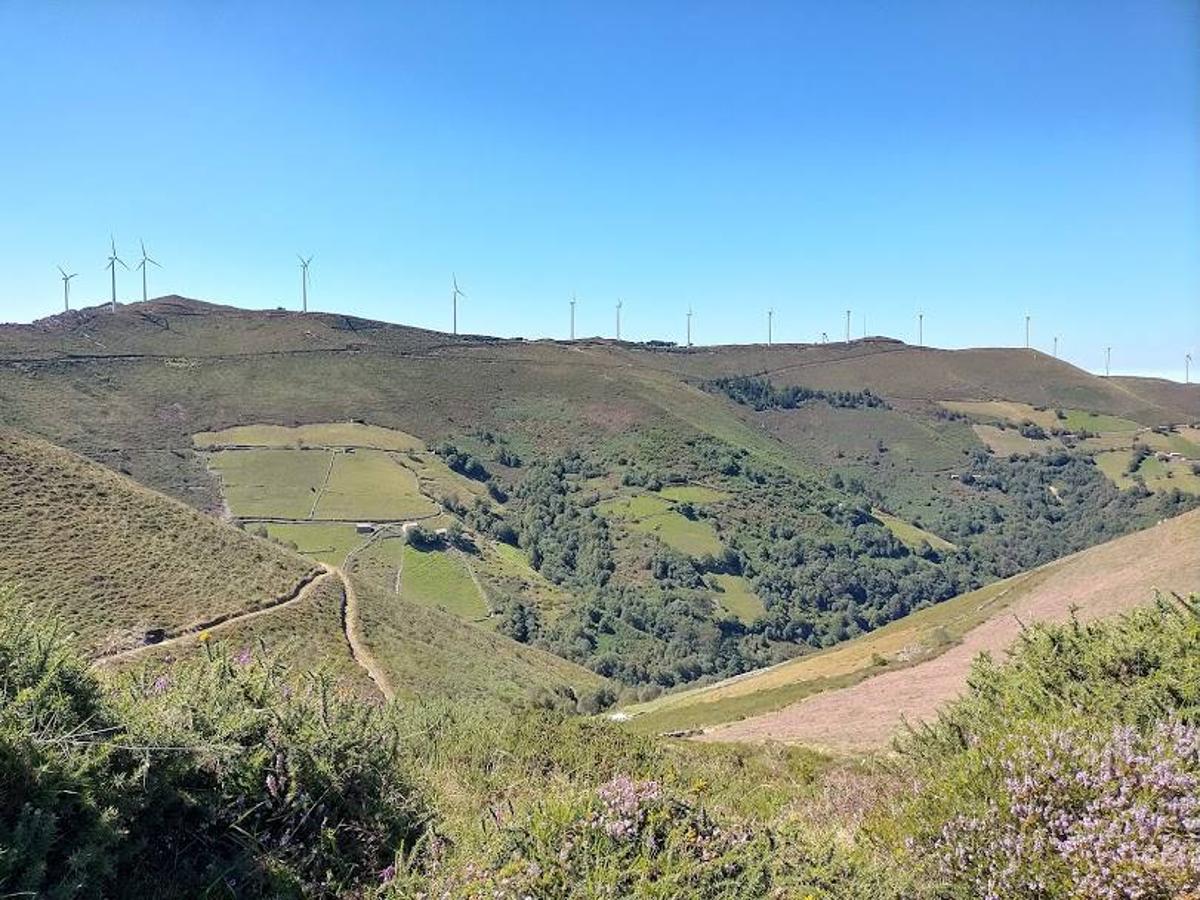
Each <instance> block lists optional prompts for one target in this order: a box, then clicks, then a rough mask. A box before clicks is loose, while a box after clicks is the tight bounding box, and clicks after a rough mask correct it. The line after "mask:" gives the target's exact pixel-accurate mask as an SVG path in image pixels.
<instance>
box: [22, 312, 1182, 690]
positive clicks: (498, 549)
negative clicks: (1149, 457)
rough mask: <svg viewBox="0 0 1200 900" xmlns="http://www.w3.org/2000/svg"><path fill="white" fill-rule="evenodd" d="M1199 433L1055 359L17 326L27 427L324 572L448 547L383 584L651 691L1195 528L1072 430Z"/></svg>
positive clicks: (323, 331)
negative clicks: (1149, 537)
mask: <svg viewBox="0 0 1200 900" xmlns="http://www.w3.org/2000/svg"><path fill="white" fill-rule="evenodd" d="M971 403H976V404H978V403H1001V404H1004V403H1006V404H1010V405H1011V406H1012V407H1013V408H1028V409H1031V410H1034V411H1035V412H1037V413H1038V414H1039V415H1042V414H1043V412H1044V411H1045V410H1058V409H1061V410H1063V411H1064V417H1065V418H1064V419H1063V420H1059V419H1057V417H1055V422H1060V421H1061V422H1063V429H1060V430H1063V431H1064V433H1063V434H1061V435H1056V436H1054V437H1053V439H1052V440H1051V439H1050V438H1048V437H1047V438H1045V439H1043V438H1039V437H1037V436H1036V435H1035V436H1033V437H1029V436H1026V435H1024V434H1022V435H1020V437H1021V440H1022V441H1023V442H1025V443H1022V444H1021V445H1020V446H1019V447H1017V448H1015V449H1018V450H1022V451H1024V450H1026V449H1028V450H1031V451H1032V450H1033V449H1036V450H1037V451H1038V452H1036V453H1034V452H1017V453H1011V452H1009V451H1007V450H1006V451H1005V452H1004V453H992V452H989V450H988V446H987V444H986V443H985V441H984V440H982V439H981V437H980V434H979V433H978V432H977V430H975V428H973V427H972V426H973V425H975V426H978V427H980V428H982V427H983V425H984V424H986V423H981V422H980V421H979V420H978V418H977V417H976V418H972V417H971V416H969V415H968V414H967V413H965V412H962V411H961V407H957V408H955V407H947V406H946V405H943V404H971ZM1072 417H1074V418H1072ZM1175 421H1183V418H1182V414H1180V413H1178V412H1177V411H1175V410H1173V409H1171V408H1168V407H1167V406H1163V405H1159V404H1158V402H1157V401H1155V402H1151V401H1149V400H1146V399H1144V398H1140V397H1138V396H1134V395H1132V394H1130V392H1129V391H1127V390H1125V389H1123V388H1121V387H1120V386H1118V385H1116V384H1114V383H1113V382H1111V381H1107V380H1105V379H1099V378H1096V377H1094V376H1091V375H1089V374H1088V373H1085V372H1082V371H1080V370H1078V369H1075V368H1073V367H1071V366H1068V365H1066V364H1064V363H1062V362H1060V361H1057V360H1053V359H1050V358H1048V357H1045V356H1044V355H1042V354H1037V353H1028V352H1024V351H1009V350H972V351H954V352H948V351H937V350H931V349H927V348H913V347H907V346H906V345H903V344H900V343H898V342H894V341H886V340H868V341H856V342H852V343H851V344H849V345H846V344H827V345H819V346H797V345H786V346H785V345H780V346H773V347H770V348H767V347H761V346H747V347H711V348H690V349H686V350H684V349H680V348H676V347H664V346H649V345H634V344H628V343H616V342H610V341H596V340H593V341H580V342H574V343H567V342H555V341H536V342H529V341H521V340H495V339H490V338H484V337H473V336H457V337H456V336H448V335H443V334H437V333H433V332H426V331H421V330H418V329H412V328H406V327H403V326H397V325H389V324H386V323H380V322H369V321H365V320H361V319H356V318H354V317H347V316H339V315H331V314H309V315H302V314H297V313H290V312H283V311H247V310H239V309H234V308H231V307H221V306H215V305H212V304H205V303H199V302H195V301H190V300H185V299H182V298H164V299H161V300H157V301H152V302H150V303H146V304H132V305H129V306H122V307H119V308H118V310H117V311H116V313H115V314H114V313H111V312H108V311H105V310H84V311H81V312H75V313H71V314H69V315H63V316H57V317H54V318H53V319H49V320H45V321H43V322H39V323H36V324H34V325H31V326H3V327H0V422H2V423H4V424H8V425H10V426H15V427H18V428H22V429H25V430H27V431H30V432H33V433H36V434H39V435H41V436H43V437H45V438H48V439H49V440H51V441H54V442H55V443H58V444H61V445H63V446H66V447H69V448H71V449H72V450H75V451H77V452H79V453H81V454H83V455H85V456H87V457H89V458H91V459H93V460H95V461H97V462H100V463H103V464H105V465H106V466H108V467H110V468H111V469H115V470H117V471H119V472H122V473H125V474H128V475H130V476H131V477H132V478H134V479H135V480H137V481H139V482H141V483H142V484H144V485H146V486H148V487H150V488H153V489H156V490H159V491H162V492H164V493H167V494H169V495H171V496H174V497H176V498H178V499H181V500H183V501H184V502H185V503H187V504H189V505H190V506H192V507H194V508H196V509H199V510H202V511H207V512H217V513H221V514H224V515H227V516H231V517H233V518H234V519H235V520H237V521H238V522H240V523H242V524H243V525H244V526H245V527H246V529H247V530H249V531H251V532H252V533H254V534H258V535H263V536H265V537H267V538H269V539H273V540H275V541H279V542H283V543H284V544H286V545H287V546H290V547H294V549H295V550H296V551H298V552H301V553H304V554H306V555H307V556H308V557H309V558H310V559H311V560H312V561H313V563H314V564H315V563H316V562H318V561H319V562H324V563H327V564H332V565H340V564H342V563H343V562H344V561H345V560H346V558H347V555H349V554H352V553H353V552H354V551H355V549H356V548H357V546H358V544H359V543H363V542H366V538H367V536H368V535H369V532H370V531H371V530H372V529H375V528H380V527H383V528H385V529H390V530H391V532H396V531H397V530H402V531H403V533H404V534H405V535H408V534H409V531H408V529H410V528H413V527H416V528H417V529H418V530H416V531H412V532H411V536H412V537H413V538H414V539H415V540H417V542H418V544H423V545H428V546H429V548H431V549H429V550H428V551H426V550H422V549H421V548H420V547H418V548H417V549H415V550H413V551H411V555H410V558H411V559H412V560H413V561H414V562H420V563H423V565H420V566H417V565H414V567H413V568H412V571H410V572H409V573H408V576H407V578H406V576H405V574H404V572H403V571H402V569H403V559H404V557H405V553H410V551H405V553H401V554H398V555H397V554H395V553H392V551H391V549H390V542H389V541H382V542H376V543H371V545H370V547H369V549H367V550H366V551H365V552H364V554H363V556H362V558H361V559H359V560H358V561H357V562H358V565H359V566H360V567H362V571H366V570H367V568H368V567H369V568H370V570H371V572H372V573H373V574H372V575H371V577H370V580H371V581H372V582H373V583H375V584H377V585H378V586H379V587H381V588H382V589H384V590H388V589H391V590H392V591H393V593H394V592H395V589H396V586H397V585H399V589H400V591H401V593H402V594H403V593H405V590H406V589H405V584H406V582H407V586H408V587H407V593H408V594H409V597H408V599H409V600H411V601H412V602H413V603H414V604H415V605H416V606H420V607H422V608H428V609H434V610H437V609H439V608H440V609H441V610H444V611H446V612H448V613H449V614H451V615H457V616H458V618H459V620H460V621H463V622H466V623H475V624H478V625H480V626H481V627H483V628H485V629H486V631H490V632H493V633H495V634H498V635H500V636H506V637H509V638H512V639H514V640H516V641H518V642H520V643H522V644H525V645H526V646H528V647H529V648H531V649H536V650H538V651H540V652H542V653H546V654H552V655H554V656H556V657H559V658H561V659H563V660H565V661H567V662H570V663H572V664H575V665H578V666H582V667H584V668H586V669H589V670H591V671H592V672H594V673H597V674H599V675H602V676H604V677H607V678H611V679H614V680H615V681H616V682H618V683H619V684H620V685H622V686H623V687H624V689H625V690H626V691H627V693H628V692H633V693H635V694H637V695H642V694H651V693H654V692H655V691H658V690H662V689H670V688H674V687H679V686H682V685H686V684H690V683H694V682H697V681H703V680H713V679H718V678H721V677H725V676H729V675H735V674H738V673H740V672H743V671H747V670H750V669H754V668H758V667H760V666H763V665H768V664H771V663H775V662H779V661H781V660H784V659H787V658H789V657H791V656H795V655H798V654H802V653H805V652H809V651H812V650H819V649H822V648H826V647H830V646H833V645H835V644H837V643H839V642H840V641H844V640H847V639H850V638H854V637H856V636H858V635H862V634H865V633H867V632H870V631H872V630H874V629H876V628H880V627H882V626H885V625H887V624H888V623H889V622H893V621H895V620H897V619H900V618H902V617H903V616H905V615H906V614H908V613H909V612H912V611H914V610H917V609H922V608H924V607H927V606H932V605H935V604H937V603H940V602H942V601H944V600H946V599H948V598H950V597H953V596H955V595H957V594H962V593H965V592H968V591H970V590H973V589H976V588H979V587H982V586H984V585H986V584H988V583H991V582H993V581H995V580H996V579H999V578H1005V577H1009V576H1011V575H1014V574H1016V573H1018V572H1021V571H1023V570H1025V569H1028V568H1031V567H1034V566H1037V565H1041V564H1043V563H1045V562H1048V561H1050V560H1052V559H1054V558H1056V557H1058V556H1061V555H1063V554H1066V553H1070V552H1074V551H1077V550H1080V549H1083V548H1085V547H1087V546H1090V545H1092V544H1094V543H1097V542H1099V541H1102V540H1105V539H1109V538H1112V537H1116V536H1119V535H1121V534H1124V533H1127V532H1128V531H1130V530H1133V529H1136V528H1139V527H1144V526H1146V525H1149V524H1151V523H1153V522H1154V521H1157V520H1158V519H1160V518H1163V517H1164V516H1171V515H1174V514H1176V513H1178V512H1182V511H1184V510H1186V509H1188V508H1190V507H1191V506H1192V505H1194V504H1195V503H1196V502H1197V497H1196V494H1194V493H1192V487H1193V484H1192V481H1191V479H1190V476H1188V475H1187V473H1185V472H1183V471H1182V470H1181V471H1180V472H1179V473H1178V474H1177V475H1174V474H1173V477H1171V478H1167V477H1166V475H1165V473H1158V472H1157V471H1154V472H1150V471H1147V473H1146V476H1147V477H1145V478H1143V479H1142V481H1141V482H1137V483H1135V484H1134V485H1133V486H1132V487H1131V486H1129V485H1127V484H1125V483H1123V482H1121V481H1119V480H1115V479H1113V478H1110V477H1109V474H1110V473H1109V468H1110V466H1109V464H1107V463H1105V465H1104V466H1098V465H1096V460H1094V459H1093V455H1094V454H1095V453H1098V452H1100V451H1098V450H1096V449H1094V448H1089V447H1088V446H1086V442H1087V441H1089V440H1093V438H1090V437H1087V438H1085V437H1084V435H1083V434H1082V433H1076V432H1072V431H1071V430H1070V429H1071V428H1075V429H1085V428H1087V427H1088V426H1089V425H1097V424H1104V423H1108V424H1114V423H1116V424H1120V425H1121V426H1122V427H1126V426H1125V424H1124V423H1126V422H1128V423H1133V426H1134V427H1139V426H1143V425H1157V424H1159V423H1162V422H1175ZM988 427H998V426H992V425H989V426H988ZM1008 433H1009V432H1005V434H1008ZM1013 433H1014V434H1015V433H1016V432H1013ZM1137 433H1138V434H1141V432H1137ZM1101 437H1102V438H1104V439H1108V438H1109V437H1110V435H1108V434H1105V435H1101ZM1176 438H1178V440H1181V441H1182V440H1185V438H1183V436H1182V435H1178V434H1177V435H1176ZM1164 439H1165V440H1171V438H1164ZM1101 461H1102V462H1103V460H1101ZM1172 465H1176V467H1178V465H1182V464H1172ZM1142 484H1145V485H1146V487H1148V488H1150V490H1149V491H1147V490H1143V489H1142ZM1175 487H1178V488H1180V489H1181V490H1180V491H1175V490H1173V488H1175ZM360 526H361V527H365V528H366V529H367V532H368V534H359V528H360ZM439 530H441V531H444V532H445V533H444V534H438V532H439ZM394 536H397V537H398V534H397V535H394ZM406 539H407V538H406ZM449 547H453V548H455V549H454V553H456V554H463V555H461V556H456V555H443V554H444V553H445V551H446V548H449ZM422 554H425V555H422ZM459 562H461V563H462V565H461V566H460V565H459ZM424 563H429V564H428V565H424ZM434 563H436V565H434ZM464 573H465V574H466V575H467V576H469V577H464ZM468 581H469V582H470V589H468V588H467V583H468ZM368 593H369V591H368ZM365 637H366V639H369V638H370V635H369V633H368V634H367V635H366V636H365Z"/></svg>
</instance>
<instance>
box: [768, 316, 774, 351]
mask: <svg viewBox="0 0 1200 900" xmlns="http://www.w3.org/2000/svg"><path fill="white" fill-rule="evenodd" d="M774 318H775V309H774V307H772V308H771V309H768V310H767V346H768V347H770V346H771V326H772V324H773V322H772V320H773V319H774Z"/></svg>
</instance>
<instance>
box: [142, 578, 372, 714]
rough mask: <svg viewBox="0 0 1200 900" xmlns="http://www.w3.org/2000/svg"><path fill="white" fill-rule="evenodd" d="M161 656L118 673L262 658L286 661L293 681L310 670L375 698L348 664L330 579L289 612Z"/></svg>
mask: <svg viewBox="0 0 1200 900" xmlns="http://www.w3.org/2000/svg"><path fill="white" fill-rule="evenodd" d="M206 637H207V640H204V641H201V640H200V639H199V636H197V637H196V638H195V639H193V640H189V641H186V642H184V643H182V644H175V645H173V646H172V647H170V648H164V649H162V650H147V651H146V652H145V653H144V654H141V655H140V656H139V657H138V658H137V659H135V660H131V661H129V662H127V663H126V664H125V665H124V666H122V668H125V669H129V668H136V667H138V666H141V665H143V664H145V666H146V668H147V670H148V671H149V672H150V673H151V675H154V674H156V673H158V672H161V671H166V672H168V673H169V670H170V667H171V665H172V664H173V663H174V662H175V661H176V660H183V659H187V658H189V657H193V656H199V655H202V654H205V653H210V654H216V653H225V654H228V655H229V656H231V657H233V658H234V659H235V660H236V659H238V658H239V657H240V656H241V655H242V654H244V653H249V654H251V655H253V656H258V655H261V654H262V653H266V654H268V655H270V656H273V657H277V658H279V659H281V660H286V661H287V663H288V665H289V666H290V667H291V672H290V674H292V675H293V676H294V677H295V678H296V679H297V680H300V679H303V677H304V676H305V675H306V674H307V673H309V672H312V671H314V670H322V671H325V672H328V673H329V674H331V675H333V676H334V678H336V679H337V680H338V681H339V682H340V683H342V684H343V685H346V686H348V687H349V688H351V689H352V690H354V691H356V692H358V693H361V694H363V695H365V696H378V692H377V691H376V690H375V689H374V687H373V685H372V684H371V681H370V679H369V678H367V676H366V673H365V672H363V670H362V669H361V668H359V666H358V665H357V664H356V663H355V662H354V659H353V657H352V656H351V654H350V648H349V645H348V644H347V643H346V638H345V635H344V633H343V631H342V587H341V583H340V582H339V581H338V579H336V578H327V579H325V580H324V581H323V582H322V584H321V585H320V587H319V588H317V589H316V590H314V591H313V592H312V594H311V595H310V596H308V597H306V598H305V599H304V600H302V601H301V602H300V603H298V604H296V605H295V606H291V607H288V608H287V609H281V610H279V611H278V612H273V613H271V614H270V615H265V616H260V617H258V618H256V619H251V620H246V621H238V622H232V623H229V624H228V625H224V626H218V627H216V628H213V629H211V630H210V631H209V633H208V635H207V636H206Z"/></svg>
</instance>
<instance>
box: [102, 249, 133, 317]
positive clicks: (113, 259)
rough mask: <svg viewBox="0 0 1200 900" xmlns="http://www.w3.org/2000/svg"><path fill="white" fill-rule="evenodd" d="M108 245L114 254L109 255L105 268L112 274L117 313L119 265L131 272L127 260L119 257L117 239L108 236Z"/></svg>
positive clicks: (113, 300) (114, 302) (113, 306)
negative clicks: (126, 263)
mask: <svg viewBox="0 0 1200 900" xmlns="http://www.w3.org/2000/svg"><path fill="white" fill-rule="evenodd" d="M108 243H109V246H110V247H111V248H112V252H110V253H109V255H108V265H107V266H105V267H104V268H106V269H108V270H109V271H110V272H111V273H112V311H113V312H116V311H117V263H120V264H121V265H122V266H124V268H125V271H129V266H126V265H125V260H123V259H121V257H119V256H117V242H116V239H114V238H113V236H112V235H111V234H110V235H109V236H108Z"/></svg>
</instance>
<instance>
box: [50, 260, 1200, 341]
mask: <svg viewBox="0 0 1200 900" xmlns="http://www.w3.org/2000/svg"><path fill="white" fill-rule="evenodd" d="M58 271H59V272H61V273H62V283H63V312H67V311H69V310H70V309H71V279H72V278H74V277H75V276H76V275H78V274H79V273H78V272H72V273H71V274H70V275H68V274H67V270H66V269H64V268H63V267H62V266H59V267H58ZM1188 359H1191V357H1190V356H1189V357H1188Z"/></svg>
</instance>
